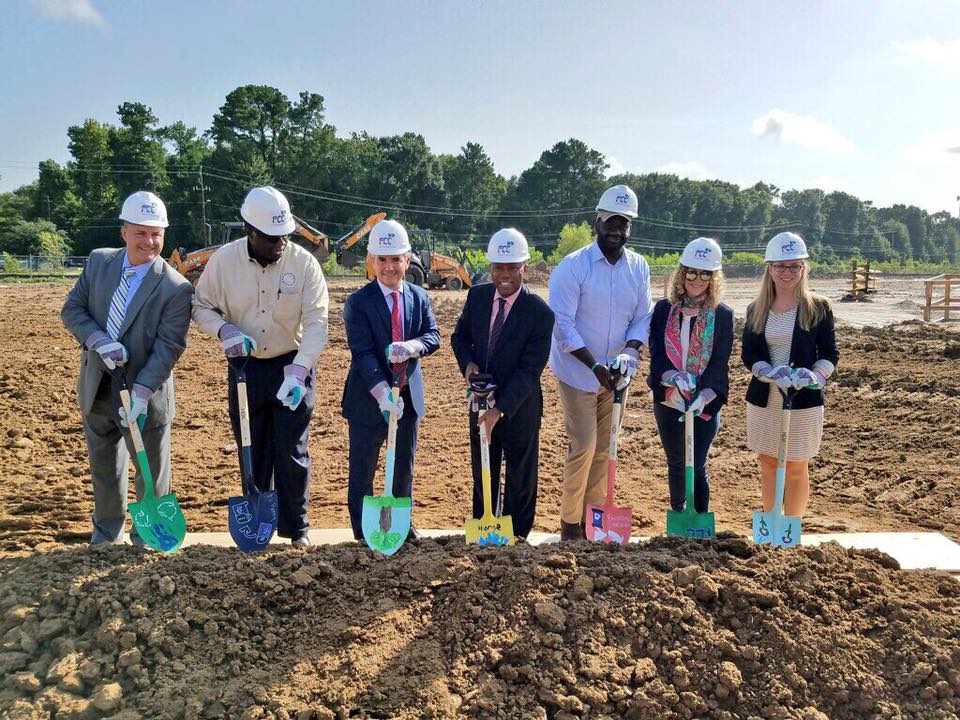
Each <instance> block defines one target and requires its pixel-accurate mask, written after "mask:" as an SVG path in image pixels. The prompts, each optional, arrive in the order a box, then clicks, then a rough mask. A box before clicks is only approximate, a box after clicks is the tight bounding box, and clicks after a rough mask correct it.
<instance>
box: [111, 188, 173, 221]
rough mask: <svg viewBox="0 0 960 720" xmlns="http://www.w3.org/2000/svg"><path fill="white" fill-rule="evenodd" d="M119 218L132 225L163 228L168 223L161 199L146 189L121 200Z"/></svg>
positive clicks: (164, 206)
mask: <svg viewBox="0 0 960 720" xmlns="http://www.w3.org/2000/svg"><path fill="white" fill-rule="evenodd" d="M120 219H121V220H123V221H125V222H128V223H133V224H134V225H149V226H150V227H161V228H165V227H168V226H169V225H170V223H168V222H167V207H166V205H164V204H163V200H161V199H160V198H158V197H157V196H156V195H154V194H153V193H152V192H147V191H146V190H140V191H139V192H135V193H134V194H133V195H130V196H129V197H128V198H127V199H126V200H124V201H123V208H122V209H121V210H120Z"/></svg>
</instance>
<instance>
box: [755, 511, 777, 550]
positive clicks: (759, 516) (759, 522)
mask: <svg viewBox="0 0 960 720" xmlns="http://www.w3.org/2000/svg"><path fill="white" fill-rule="evenodd" d="M776 516H777V513H775V512H773V511H772V510H771V511H770V512H763V510H754V511H753V541H754V542H755V543H756V544H757V545H762V544H763V543H769V542H770V540H771V539H772V538H773V526H774V523H775V522H776Z"/></svg>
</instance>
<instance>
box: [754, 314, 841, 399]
mask: <svg viewBox="0 0 960 720" xmlns="http://www.w3.org/2000/svg"><path fill="white" fill-rule="evenodd" d="M815 302H816V303H817V305H818V306H819V307H820V309H821V310H822V312H823V317H822V318H821V319H820V322H818V323H816V324H815V325H814V326H813V327H811V328H810V329H809V330H804V329H803V328H802V327H800V312H799V310H798V312H797V319H796V321H795V322H794V325H793V337H792V338H791V340H790V367H792V368H808V369H810V368H813V365H814V363H816V362H817V360H820V359H825V360H829V361H830V362H832V363H833V364H834V365H836V364H837V361H839V360H840V353H839V352H838V351H837V337H836V333H835V331H834V322H833V310H831V309H830V303H829V302H827V301H826V300H825V299H822V298H818V299H816V300H815ZM752 311H753V305H752V304H751V305H750V306H749V307H748V308H747V320H748V323H749V319H750V314H751V312H752ZM748 323H745V324H744V326H743V347H742V348H741V351H740V359H741V360H743V364H744V365H745V366H746V367H747V370H749V371H750V372H751V373H752V372H753V366H754V365H756V364H757V363H758V362H760V361H761V360H762V361H763V362H770V348H769V347H768V346H767V336H766V335H765V334H764V333H755V332H753V331H752V330H751V329H750V325H749V324H748ZM769 397H770V385H769V383H765V382H763V381H762V380H760V379H759V378H757V377H756V376H755V375H754V376H753V377H751V378H750V384H749V385H748V386H747V402H748V403H750V404H751V405H754V406H756V407H766V406H767V399H768V398H769ZM818 405H823V389H822V388H821V389H816V390H815V389H812V388H804V389H803V390H800V391H799V392H798V393H797V394H796V395H795V396H794V398H793V409H794V410H802V409H803V408H809V407H817V406H818Z"/></svg>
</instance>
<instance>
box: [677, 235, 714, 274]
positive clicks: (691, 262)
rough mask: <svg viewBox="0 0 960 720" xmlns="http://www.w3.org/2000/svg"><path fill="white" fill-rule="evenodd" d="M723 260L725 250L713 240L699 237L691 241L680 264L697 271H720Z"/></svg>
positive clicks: (684, 250)
mask: <svg viewBox="0 0 960 720" xmlns="http://www.w3.org/2000/svg"><path fill="white" fill-rule="evenodd" d="M721 260H723V250H721V249H720V246H719V245H718V244H717V241H716V240H714V239H713V238H708V237H698V238H697V239H696V240H691V241H690V242H688V243H687V246H686V247H685V248H684V249H683V254H682V255H681V256H680V264H681V265H683V266H684V267H688V268H696V269H697V270H713V271H716V270H719V269H720V261H721Z"/></svg>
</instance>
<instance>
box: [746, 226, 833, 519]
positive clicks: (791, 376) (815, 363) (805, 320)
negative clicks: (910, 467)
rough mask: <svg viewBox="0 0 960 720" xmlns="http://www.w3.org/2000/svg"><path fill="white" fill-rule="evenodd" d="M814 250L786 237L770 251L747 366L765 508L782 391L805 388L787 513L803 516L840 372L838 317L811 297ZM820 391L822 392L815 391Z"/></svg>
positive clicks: (797, 415)
mask: <svg viewBox="0 0 960 720" xmlns="http://www.w3.org/2000/svg"><path fill="white" fill-rule="evenodd" d="M807 257H808V255H807V247H806V244H805V243H804V242H803V239H802V238H801V237H800V236H799V235H797V234H796V233H791V232H783V233H780V234H779V235H776V236H775V237H774V238H773V239H772V240H770V242H769V243H768V244H767V252H766V256H765V258H764V259H765V261H766V266H765V267H764V269H763V279H762V280H761V283H760V293H759V295H758V296H757V299H756V300H754V301H753V302H752V303H751V304H750V306H749V307H748V308H747V319H746V323H745V325H744V328H743V347H742V353H741V358H742V360H743V364H744V365H745V366H746V367H747V368H748V369H749V370H750V372H752V373H753V378H751V380H750V385H749V386H748V387H747V447H748V448H750V449H751V450H753V451H754V452H756V453H757V457H758V460H759V463H760V487H761V493H762V496H763V509H764V511H769V510H771V509H772V507H773V499H774V488H775V482H776V471H777V449H778V445H779V436H780V415H781V412H782V410H783V398H782V396H781V395H780V392H779V390H778V387H781V388H784V389H786V388H787V387H794V388H797V389H798V392H797V394H796V395H795V396H794V398H793V411H792V412H791V414H790V434H789V437H788V441H787V467H786V481H785V485H784V494H783V512H784V513H785V514H787V515H803V514H804V512H805V511H806V509H807V501H808V499H809V497H810V477H809V472H808V464H809V462H810V458H812V457H814V456H816V454H817V453H818V452H819V451H820V438H821V437H822V435H823V400H824V393H823V386H824V385H825V384H826V382H827V378H829V377H830V375H831V374H832V373H833V371H834V370H835V369H836V365H837V360H838V359H839V354H838V353H837V344H836V338H835V335H834V323H833V312H832V311H831V309H830V303H829V302H828V301H827V299H826V298H824V297H821V296H819V295H815V294H814V293H812V292H811V291H810V287H809V284H808V282H807V274H808V268H807V263H806V262H805V258H807ZM812 386H816V387H812Z"/></svg>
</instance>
